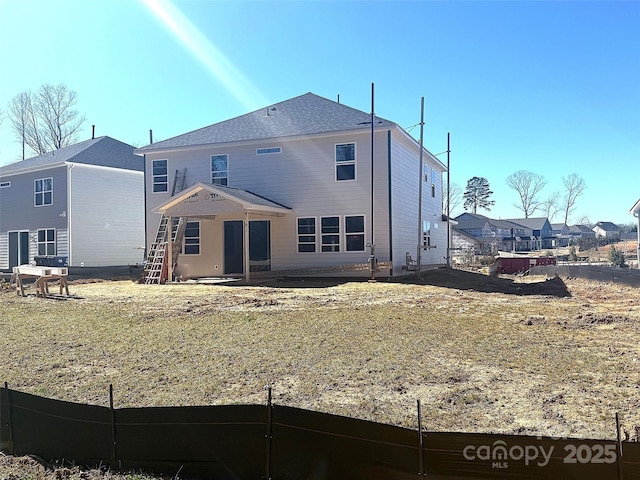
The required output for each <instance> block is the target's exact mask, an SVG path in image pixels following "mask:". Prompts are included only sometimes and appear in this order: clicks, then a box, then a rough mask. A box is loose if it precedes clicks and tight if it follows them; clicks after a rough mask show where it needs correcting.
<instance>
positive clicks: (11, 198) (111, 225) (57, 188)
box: [0, 137, 144, 269]
mask: <svg viewBox="0 0 640 480" xmlns="http://www.w3.org/2000/svg"><path fill="white" fill-rule="evenodd" d="M133 150H134V147H132V146H131V145H127V144H126V143H122V142H120V141H118V140H114V139H113V138H110V137H99V138H94V139H91V140H87V141H84V142H80V143H77V144H75V145H71V146H68V147H65V148H61V149H59V150H55V151H53V152H49V153H46V154H43V155H39V156H36V157H33V158H28V159H26V160H22V161H19V162H15V163H12V164H9V165H5V166H3V167H0V269H10V268H12V267H14V266H17V265H22V264H27V263H30V262H32V261H34V258H35V257H39V256H48V257H52V256H55V257H66V260H67V264H68V265H69V266H81V265H84V266H109V265H127V264H135V263H140V262H142V260H143V250H142V248H143V247H144V180H143V160H142V158H140V157H138V156H137V155H135V154H134V153H133Z"/></svg>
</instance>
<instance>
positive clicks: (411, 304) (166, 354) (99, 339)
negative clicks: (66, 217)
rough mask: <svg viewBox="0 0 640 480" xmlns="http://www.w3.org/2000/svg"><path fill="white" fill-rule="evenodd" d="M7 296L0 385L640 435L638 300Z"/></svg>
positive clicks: (580, 295) (93, 396)
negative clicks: (268, 402)
mask: <svg viewBox="0 0 640 480" xmlns="http://www.w3.org/2000/svg"><path fill="white" fill-rule="evenodd" d="M70 291H71V293H72V295H73V298H71V299H69V300H67V301H53V300H49V299H45V300H43V299H38V298H35V297H33V296H30V297H26V298H22V297H18V296H16V295H15V292H10V293H7V292H5V293H3V294H2V295H0V308H1V309H2V316H1V318H0V331H2V336H1V337H0V351H2V352H3V362H2V363H1V364H0V380H2V381H7V382H8V383H9V385H10V386H11V387H12V388H16V389H19V390H23V391H26V392H30V393H35V394H39V395H44V396H48V397H53V398H59V399H63V400H69V401H77V402H86V403H93V404H99V405H106V404H107V402H108V393H107V392H108V385H109V384H113V385H114V390H115V401H116V407H129V406H164V405H207V404H230V403H264V401H265V398H266V397H265V395H266V393H265V389H264V387H265V385H271V386H272V387H273V398H274V401H275V402H276V403H281V404H286V405H291V406H297V407H301V408H309V409H313V410H320V411H326V412H331V413H336V414H343V415H348V416H355V417H359V418H364V419H370V420H375V421H379V422H384V423H390V424H395V425H401V426H405V427H410V428H416V425H417V419H416V418H415V415H416V413H415V401H416V399H420V400H421V401H422V404H423V415H424V419H423V423H424V425H425V428H426V429H428V430H436V431H466V432H498V433H526V434H534V435H535V434H541V435H552V436H563V435H566V436H577V437H588V438H614V437H615V423H614V416H615V412H619V413H620V418H621V419H622V422H623V426H624V429H625V430H626V431H627V432H630V435H631V436H633V434H634V432H635V431H636V426H638V425H640V413H639V412H640V365H639V362H638V358H639V357H640V346H639V345H638V342H637V339H638V335H639V334H640V301H639V300H640V292H639V290H638V289H635V288H631V287H625V286H620V285H614V284H606V283H596V282H590V281H587V280H580V279H566V278H565V279H563V278H558V277H556V278H552V279H546V278H544V277H510V278H492V277H488V276H485V275H480V274H476V273H472V272H462V271H447V270H438V271H433V272H429V273H427V274H426V275H424V276H423V277H422V278H420V279H414V280H412V281H403V282H401V281H394V282H382V281H380V282H377V283H367V282H353V281H348V280H335V279H334V280H313V281H310V280H308V279H307V280H304V281H303V280H286V281H275V280H274V281H271V282H264V283H262V284H259V285H257V284H254V285H225V284H223V285H195V284H180V285H163V286H158V285H140V284H138V283H136V282H134V281H132V280H121V281H101V280H100V279H96V281H90V280H74V281H73V282H72V284H71V285H70Z"/></svg>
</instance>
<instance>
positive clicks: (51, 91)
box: [9, 84, 84, 159]
mask: <svg viewBox="0 0 640 480" xmlns="http://www.w3.org/2000/svg"><path fill="white" fill-rule="evenodd" d="M75 104H76V92H74V91H72V90H69V89H68V88H67V86H66V85H63V84H60V85H50V84H45V85H42V86H41V87H40V89H39V90H38V92H37V93H35V94H34V93H32V92H30V91H24V92H21V93H19V94H18V95H16V96H15V97H13V99H12V100H11V102H10V103H9V119H10V120H11V124H12V126H13V130H14V132H15V134H16V136H17V137H18V140H19V141H21V142H22V158H23V159H24V158H25V145H26V146H28V147H29V148H30V149H31V150H33V151H34V152H35V153H36V154H43V153H46V152H48V151H51V150H57V149H59V148H62V147H66V146H67V145H71V144H72V143H75V142H76V141H77V133H78V131H79V130H80V127H81V126H82V123H83V122H84V117H83V116H80V114H79V112H78V111H77V110H75V109H74V108H73V107H74V106H75Z"/></svg>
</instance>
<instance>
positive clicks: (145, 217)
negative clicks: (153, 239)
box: [142, 154, 149, 261]
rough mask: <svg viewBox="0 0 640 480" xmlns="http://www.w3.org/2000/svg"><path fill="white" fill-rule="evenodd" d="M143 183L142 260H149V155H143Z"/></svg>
mask: <svg viewBox="0 0 640 480" xmlns="http://www.w3.org/2000/svg"><path fill="white" fill-rule="evenodd" d="M142 159H143V160H142V161H143V164H142V183H143V184H144V185H143V187H144V189H143V192H144V250H143V253H142V260H143V261H146V260H147V245H149V244H148V243H147V240H148V237H147V217H148V216H149V212H148V211H147V155H146V154H145V155H143V156H142Z"/></svg>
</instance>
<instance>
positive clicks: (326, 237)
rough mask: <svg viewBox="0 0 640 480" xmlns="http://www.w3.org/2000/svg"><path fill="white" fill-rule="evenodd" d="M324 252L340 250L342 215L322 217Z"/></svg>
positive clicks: (321, 227)
mask: <svg viewBox="0 0 640 480" xmlns="http://www.w3.org/2000/svg"><path fill="white" fill-rule="evenodd" d="M320 231H321V233H322V235H321V237H322V238H321V240H322V247H321V250H322V251H323V252H339V251H340V217H322V218H321V219H320Z"/></svg>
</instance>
